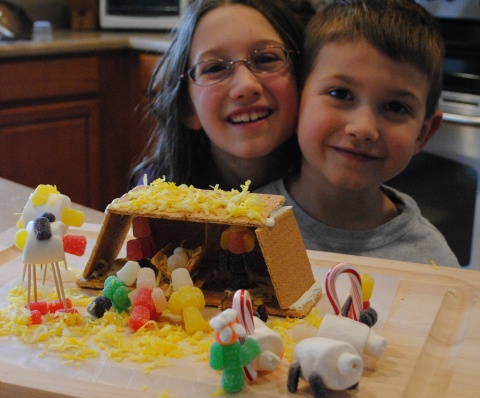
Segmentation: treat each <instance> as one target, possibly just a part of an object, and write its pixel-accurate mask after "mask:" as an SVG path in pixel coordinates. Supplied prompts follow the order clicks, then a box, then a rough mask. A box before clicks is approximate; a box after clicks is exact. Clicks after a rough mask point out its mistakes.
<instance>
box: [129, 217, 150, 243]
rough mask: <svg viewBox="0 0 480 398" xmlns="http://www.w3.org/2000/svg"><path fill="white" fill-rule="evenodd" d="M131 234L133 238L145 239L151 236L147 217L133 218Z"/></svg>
mask: <svg viewBox="0 0 480 398" xmlns="http://www.w3.org/2000/svg"><path fill="white" fill-rule="evenodd" d="M132 232H133V236H135V238H146V237H147V236H150V235H151V234H152V230H151V229H150V222H149V220H148V218H147V217H134V218H133V220H132Z"/></svg>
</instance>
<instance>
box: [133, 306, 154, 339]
mask: <svg viewBox="0 0 480 398" xmlns="http://www.w3.org/2000/svg"><path fill="white" fill-rule="evenodd" d="M149 320H150V311H149V310H148V308H147V307H144V306H143V305H138V306H136V307H133V309H132V312H131V313H130V319H129V320H128V326H129V327H130V329H132V330H134V331H135V332H136V331H137V330H138V329H140V328H141V327H142V326H143V325H145V324H146V323H147V322H148V321H149Z"/></svg>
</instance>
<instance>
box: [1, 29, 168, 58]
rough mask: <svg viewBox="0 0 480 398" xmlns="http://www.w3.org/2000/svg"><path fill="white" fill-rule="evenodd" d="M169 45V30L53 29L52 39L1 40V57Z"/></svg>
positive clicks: (151, 49)
mask: <svg viewBox="0 0 480 398" xmlns="http://www.w3.org/2000/svg"><path fill="white" fill-rule="evenodd" d="M169 45H170V39H169V35H168V33H167V32H163V33H162V32H153V33H150V32H123V31H118V32H117V31H89V30H70V29H64V30H62V29H53V35H52V40H48V41H43V40H39V41H35V40H19V41H13V42H0V59H2V58H12V57H33V56H45V55H55V54H72V53H82V52H92V51H106V50H120V49H132V50H139V51H147V52H156V53H162V52H164V51H165V50H166V49H167V48H168V46H169Z"/></svg>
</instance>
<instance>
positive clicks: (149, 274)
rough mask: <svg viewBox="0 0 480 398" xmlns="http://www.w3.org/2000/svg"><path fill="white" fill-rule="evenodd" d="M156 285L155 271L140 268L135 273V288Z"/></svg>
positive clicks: (153, 286)
mask: <svg viewBox="0 0 480 398" xmlns="http://www.w3.org/2000/svg"><path fill="white" fill-rule="evenodd" d="M144 287H146V288H148V289H153V288H155V287H157V281H156V280H155V272H154V271H153V269H151V268H140V269H139V271H138V274H137V289H142V288H144Z"/></svg>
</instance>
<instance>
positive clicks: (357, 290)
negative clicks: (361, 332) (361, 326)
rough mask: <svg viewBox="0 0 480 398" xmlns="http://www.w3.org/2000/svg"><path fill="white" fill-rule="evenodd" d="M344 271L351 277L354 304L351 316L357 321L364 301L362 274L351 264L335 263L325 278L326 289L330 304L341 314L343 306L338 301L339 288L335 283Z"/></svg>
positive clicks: (334, 311) (332, 308) (335, 312)
mask: <svg viewBox="0 0 480 398" xmlns="http://www.w3.org/2000/svg"><path fill="white" fill-rule="evenodd" d="M342 273H345V274H347V275H348V277H349V278H350V283H351V284H352V292H351V295H352V305H353V311H352V312H351V318H352V319H353V320H355V321H358V319H359V318H360V312H361V311H362V310H363V301H362V280H361V279H360V275H359V274H358V272H357V271H356V270H355V268H353V267H352V266H351V265H348V264H345V263H339V264H336V265H334V266H333V267H332V268H330V270H329V271H328V273H327V277H326V278H325V290H326V293H327V297H328V302H329V304H330V309H331V310H332V312H333V313H334V314H336V315H338V314H340V311H341V309H342V308H341V306H340V303H339V301H338V295H337V290H336V288H335V283H336V280H337V278H338V276H339V275H340V274H342Z"/></svg>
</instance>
